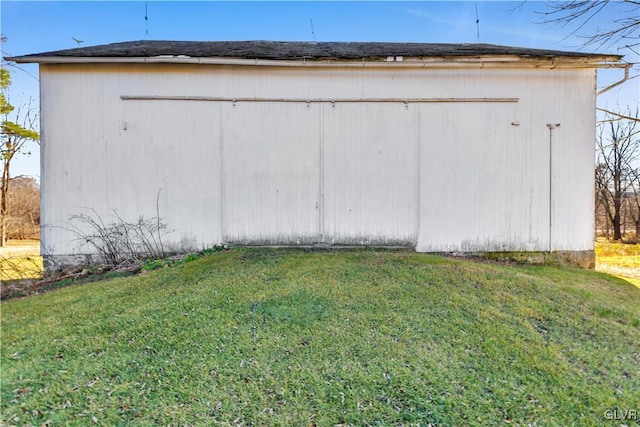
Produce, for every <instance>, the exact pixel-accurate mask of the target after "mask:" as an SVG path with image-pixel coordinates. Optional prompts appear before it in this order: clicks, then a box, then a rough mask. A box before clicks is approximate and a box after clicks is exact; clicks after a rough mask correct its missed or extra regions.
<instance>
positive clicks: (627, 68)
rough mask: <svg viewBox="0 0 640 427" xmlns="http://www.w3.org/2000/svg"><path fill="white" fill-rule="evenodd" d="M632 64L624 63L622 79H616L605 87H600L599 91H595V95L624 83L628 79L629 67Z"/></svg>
mask: <svg viewBox="0 0 640 427" xmlns="http://www.w3.org/2000/svg"><path fill="white" fill-rule="evenodd" d="M632 66H633V64H626V65H625V67H624V77H623V78H622V80H618V81H617V82H615V83H614V84H612V85H610V86H607V87H605V88H604V89H602V90H601V91H599V92H598V93H596V95H602V94H603V93H605V92H608V91H610V90H611V89H613V88H614V87H617V86H620V85H621V84H622V83H624V82H626V81H627V80H629V69H631V67H632Z"/></svg>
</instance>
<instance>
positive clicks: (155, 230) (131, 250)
mask: <svg viewBox="0 0 640 427" xmlns="http://www.w3.org/2000/svg"><path fill="white" fill-rule="evenodd" d="M90 211H91V213H90V214H85V213H81V214H77V215H73V216H71V218H70V219H69V225H68V227H66V229H67V230H70V231H71V232H73V233H74V234H75V235H76V237H77V240H78V242H79V244H80V248H82V247H84V246H90V247H92V248H93V249H94V250H95V252H96V253H97V254H98V255H99V256H100V258H101V260H102V261H103V262H105V263H106V264H107V265H109V266H112V267H115V266H118V265H120V264H122V263H125V262H131V261H141V260H143V259H147V258H164V257H166V256H167V253H166V252H165V248H164V245H163V243H162V238H163V236H165V235H166V234H168V233H170V232H171V231H170V230H168V228H167V225H166V224H165V223H163V222H162V220H161V219H160V218H159V217H153V218H145V217H144V216H142V215H141V216H139V217H138V218H137V219H136V220H135V221H126V220H124V219H123V218H122V217H120V215H118V213H117V212H116V211H114V218H115V220H114V221H112V222H110V223H105V221H104V220H103V219H102V217H101V216H100V215H99V214H98V213H97V212H96V211H95V210H94V209H90Z"/></svg>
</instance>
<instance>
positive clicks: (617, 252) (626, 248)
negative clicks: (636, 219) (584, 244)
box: [596, 240, 640, 287]
mask: <svg viewBox="0 0 640 427" xmlns="http://www.w3.org/2000/svg"><path fill="white" fill-rule="evenodd" d="M596 270H598V271H602V272H605V273H609V274H613V275H615V276H618V277H621V278H623V279H626V280H628V281H629V282H631V283H633V284H634V285H636V286H638V287H640V244H630V243H619V242H609V241H606V240H598V241H597V242H596Z"/></svg>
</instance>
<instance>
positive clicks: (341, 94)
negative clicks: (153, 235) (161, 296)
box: [11, 41, 623, 265]
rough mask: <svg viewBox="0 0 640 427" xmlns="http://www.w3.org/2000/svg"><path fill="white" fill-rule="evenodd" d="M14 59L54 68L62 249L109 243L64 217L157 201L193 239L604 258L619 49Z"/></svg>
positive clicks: (174, 51)
mask: <svg viewBox="0 0 640 427" xmlns="http://www.w3.org/2000/svg"><path fill="white" fill-rule="evenodd" d="M11 59H13V60H15V61H17V62H20V63H26V62H33V63H39V64H40V94H41V100H40V102H41V136H42V140H41V150H42V156H41V159H42V171H41V185H42V201H41V204H42V209H41V220H42V229H41V239H42V249H43V254H44V255H45V257H46V258H47V260H49V261H51V260H55V259H56V258H58V259H67V258H68V257H69V256H70V255H73V256H77V255H90V254H91V251H90V247H88V246H86V245H84V246H83V245H81V244H80V243H81V242H78V241H77V235H76V234H74V233H73V232H72V231H71V227H69V226H65V225H68V224H69V221H70V217H72V216H73V215H77V214H81V213H85V214H87V213H92V214H96V215H99V216H100V217H101V218H102V219H103V220H104V221H105V222H108V221H111V220H113V219H114V217H115V216H118V217H120V218H121V219H124V220H127V221H129V220H135V219H136V218H138V217H140V216H144V217H146V218H151V217H156V216H157V215H158V213H159V216H160V217H161V218H162V221H163V222H164V223H166V224H167V226H168V227H169V228H170V229H171V230H173V231H172V232H171V233H169V234H167V235H166V236H165V237H164V239H165V243H166V245H167V246H169V247H171V248H173V249H175V250H179V251H189V250H193V249H201V248H206V247H210V246H213V245H220V244H238V245H286V246H297V245H318V246H326V245H329V246H331V245H338V246H351V245H371V246H407V247H412V248H415V250H417V251H419V252H458V253H498V254H507V255H508V254H509V253H511V254H512V255H514V256H515V257H524V258H526V257H527V256H528V255H529V254H530V255H532V256H536V255H540V256H543V257H546V256H548V255H549V254H551V255H556V256H560V257H569V258H571V259H573V260H574V261H577V262H578V263H581V264H583V265H588V264H590V263H592V262H593V249H594V134H595V123H596V117H595V99H596V88H595V83H596V70H597V69H598V68H601V67H620V66H622V65H623V64H622V63H621V62H620V61H621V57H620V56H617V55H601V54H588V53H581V52H580V53H578V52H562V51H550V50H538V49H529V48H519V47H508V46H496V45H487V44H428V43H304V42H268V41H248V42H174V41H137V42H125V43H115V44H109V45H103V46H94V47H83V48H78V49H70V50H61V51H56V52H47V53H41V54H35V55H27V56H21V57H16V58H11ZM541 254H542V255H541ZM544 254H547V255H544Z"/></svg>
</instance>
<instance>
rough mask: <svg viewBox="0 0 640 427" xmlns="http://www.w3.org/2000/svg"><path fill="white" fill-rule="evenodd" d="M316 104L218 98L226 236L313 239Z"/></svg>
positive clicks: (248, 240)
mask: <svg viewBox="0 0 640 427" xmlns="http://www.w3.org/2000/svg"><path fill="white" fill-rule="evenodd" d="M319 108H320V106H319V105H318V104H306V103H292V102H238V103H231V102H226V103H224V104H223V111H224V113H223V117H222V134H221V135H220V139H221V143H222V146H223V149H222V151H223V160H224V170H223V189H222V192H223V228H224V238H225V241H228V242H237V243H243V244H270V245H277V244H294V245H295V244H310V243H315V242H317V240H318V236H319V219H320V206H319V188H320V184H319V179H320V170H319V164H320V152H319V135H320V129H319V126H320V120H319V112H320V110H319Z"/></svg>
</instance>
